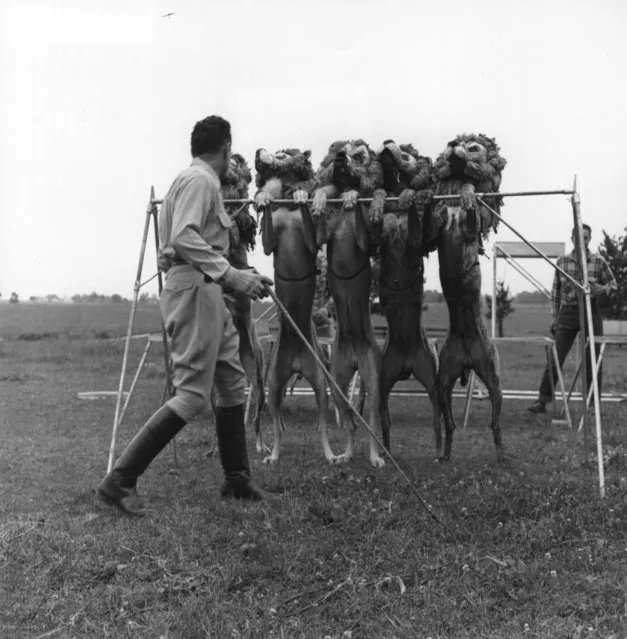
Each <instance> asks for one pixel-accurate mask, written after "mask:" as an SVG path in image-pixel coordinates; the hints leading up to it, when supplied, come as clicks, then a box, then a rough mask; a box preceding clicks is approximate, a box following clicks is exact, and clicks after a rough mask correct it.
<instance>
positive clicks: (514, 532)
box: [0, 304, 627, 639]
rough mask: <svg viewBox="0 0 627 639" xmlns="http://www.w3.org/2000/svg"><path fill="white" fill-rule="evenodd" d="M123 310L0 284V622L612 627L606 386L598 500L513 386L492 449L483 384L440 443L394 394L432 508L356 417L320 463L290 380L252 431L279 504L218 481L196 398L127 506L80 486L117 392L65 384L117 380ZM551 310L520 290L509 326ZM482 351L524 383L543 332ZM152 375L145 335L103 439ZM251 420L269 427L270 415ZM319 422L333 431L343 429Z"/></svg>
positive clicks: (402, 443) (136, 406)
mask: <svg viewBox="0 0 627 639" xmlns="http://www.w3.org/2000/svg"><path fill="white" fill-rule="evenodd" d="M128 311H129V307H128V306H125V305H123V304H120V305H102V306H101V305H70V306H64V305H30V304H20V305H9V304H2V305H0V338H3V341H1V342H0V406H2V409H1V411H0V567H1V568H0V570H1V572H0V636H2V637H41V638H42V639H43V638H44V637H147V638H148V637H151V638H152V637H167V638H173V637H185V638H187V637H217V638H222V637H320V638H322V637H332V638H334V639H335V638H349V637H351V638H353V639H356V638H358V637H424V638H426V637H432V638H433V639H436V637H437V638H444V637H447V638H448V637H460V638H466V637H468V638H470V637H472V638H475V637H482V638H483V637H486V638H488V637H490V638H497V637H498V638H501V637H514V638H518V637H521V638H522V637H546V638H549V637H551V638H553V637H573V638H583V637H603V638H610V637H613V638H616V639H618V638H623V637H627V616H626V613H627V611H626V588H627V457H626V448H627V435H626V434H625V427H624V424H625V416H626V412H625V411H626V410H627V407H626V406H625V404H622V405H621V404H607V405H604V406H603V417H604V450H605V456H604V467H605V472H606V484H607V496H606V498H605V500H603V501H601V500H599V498H598V490H597V484H596V481H597V467H596V462H595V461H594V457H593V456H591V458H590V460H589V461H588V462H587V463H586V460H585V459H584V447H583V438H582V435H581V434H578V433H576V432H570V431H569V430H568V429H566V428H564V427H561V426H552V425H551V421H550V416H541V417H536V416H532V415H529V414H527V413H526V411H525V406H526V404H525V402H521V401H506V402H505V406H504V414H503V437H504V443H505V445H506V447H507V450H508V459H507V461H505V462H504V463H500V464H499V463H497V462H496V457H495V453H494V446H493V444H492V438H491V434H490V432H489V430H488V429H487V423H488V415H489V407H488V405H487V403H486V402H484V401H481V402H474V403H473V412H472V415H471V420H470V424H469V427H468V429H466V430H462V429H459V430H457V431H456V433H455V441H454V445H453V459H452V461H451V462H450V463H447V464H438V463H436V462H435V460H434V442H433V433H432V431H431V427H430V421H431V416H430V406H429V403H428V401H427V400H426V399H423V398H394V400H393V401H392V403H391V413H392V423H393V425H392V446H393V453H394V455H395V458H396V459H397V461H398V463H399V464H400V466H401V467H402V468H403V470H404V471H405V472H406V473H407V475H408V477H409V478H410V480H411V481H412V483H413V484H414V486H415V487H416V489H417V490H418V491H419V493H420V494H421V495H422V497H423V498H424V499H425V500H426V501H427V502H428V503H429V504H430V505H431V506H432V508H433V512H434V513H435V514H436V515H437V517H438V518H439V519H440V520H441V522H442V523H443V524H444V525H440V524H438V523H436V522H435V521H434V520H433V519H431V518H430V517H429V516H428V515H427V514H426V513H425V511H424V510H423V509H422V508H421V507H420V504H419V502H418V500H417V498H416V496H415V495H414V494H413V493H412V491H411V490H410V488H409V486H408V485H407V484H406V483H405V482H404V480H403V479H402V478H401V477H400V475H399V474H398V473H397V472H396V471H395V469H394V467H393V466H392V464H391V463H389V462H388V464H387V465H386V467H385V468H384V469H382V470H380V471H375V470H373V469H372V468H370V467H369V465H368V463H367V456H366V449H367V438H366V434H365V433H364V432H363V431H359V444H360V445H359V449H358V454H357V456H356V458H355V460H354V461H353V462H352V463H351V464H349V465H346V466H335V467H331V466H329V465H327V464H326V462H325V461H324V459H323V457H322V454H321V449H320V445H319V443H318V440H317V434H316V431H315V406H314V401H313V399H312V398H310V397H299V398H296V397H288V398H287V401H286V423H287V425H288V433H287V436H286V441H285V446H284V451H283V457H282V459H281V461H280V463H279V464H278V465H277V466H276V467H272V468H270V467H266V466H264V465H263V464H262V463H261V457H260V456H259V455H258V454H256V453H255V452H254V450H253V448H252V447H250V446H249V450H250V457H251V463H252V467H253V473H254V475H255V477H256V479H257V480H258V481H259V482H260V483H261V484H262V485H263V486H264V487H265V488H267V489H269V490H271V491H276V492H280V493H282V495H283V496H282V499H281V500H280V502H279V504H278V505H272V506H270V505H267V504H257V505H241V504H236V503H231V502H222V501H221V500H220V499H219V485H220V466H219V461H218V460H217V459H216V458H215V456H212V455H211V454H210V449H211V446H212V443H213V435H212V424H211V417H210V415H207V416H204V417H203V418H201V419H198V420H197V421H195V422H194V423H192V424H190V425H188V427H186V429H184V431H183V432H182V433H181V434H180V435H179V436H178V437H177V441H178V444H179V467H178V468H176V467H174V465H173V463H172V455H171V450H170V449H169V448H168V449H167V450H166V451H164V453H163V454H162V455H161V456H160V457H159V458H158V459H157V460H156V461H155V462H154V464H153V465H152V466H151V467H150V468H149V470H148V471H147V473H146V474H145V475H144V477H143V478H142V479H141V482H140V492H141V493H142V494H143V495H144V497H145V498H146V499H147V502H148V504H149V505H150V507H151V512H150V515H149V516H147V517H145V518H143V519H141V520H134V519H128V518H125V517H122V516H119V515H118V514H117V513H115V512H111V511H110V510H109V509H107V508H106V507H103V506H101V505H100V504H99V503H98V502H97V501H96V500H95V498H94V495H93V489H94V487H95V486H96V485H97V483H98V482H99V480H100V478H101V477H102V476H103V475H104V472H105V470H106V463H107V454H108V448H109V442H110V436H111V426H112V420H113V410H114V399H113V398H108V399H100V400H97V401H82V400H79V399H78V397H77V393H79V392H81V391H88V390H115V389H116V388H117V384H118V379H119V372H120V365H121V359H122V347H123V343H122V342H121V341H115V340H108V339H106V338H108V337H115V336H121V335H124V334H125V332H126V323H127V320H128ZM548 319H549V318H548V317H547V316H546V309H542V310H540V308H534V307H526V306H522V305H521V306H518V307H517V309H516V313H514V315H513V316H512V317H511V318H508V320H507V321H506V332H507V334H509V335H532V334H543V333H545V331H546V328H547V326H548ZM427 323H428V324H431V323H433V325H445V324H446V320H445V312H444V308H443V307H441V306H440V305H430V307H429V310H428V312H427ZM158 328H159V317H158V310H157V308H156V307H154V306H143V307H140V308H139V310H138V316H137V321H136V326H135V332H136V333H142V332H147V331H153V330H158ZM142 346H143V343H142V344H140V343H139V342H137V343H135V344H134V345H133V348H132V352H131V360H132V361H131V367H133V366H134V365H136V363H137V361H138V359H139V356H140V354H141V349H142ZM499 351H500V353H501V362H502V378H503V387H504V388H519V389H520V388H523V389H535V388H536V387H537V384H538V381H539V377H540V374H541V372H542V362H543V353H542V352H541V350H540V351H539V350H538V349H534V348H530V347H521V346H520V345H516V344H502V345H500V346H499ZM606 358H607V359H606V366H605V384H604V389H605V390H607V391H610V390H615V391H624V390H625V388H626V386H627V384H626V380H627V370H626V368H627V366H626V364H625V359H626V358H625V357H624V351H621V350H619V349H614V350H609V351H608V354H607V356H606ZM572 371H573V362H570V363H569V364H568V366H567V367H566V376H567V379H570V377H571V376H572ZM162 385H163V373H162V366H161V352H160V349H159V348H155V349H154V351H153V353H152V354H151V357H150V361H149V364H148V366H147V367H146V369H145V374H144V375H143V376H142V378H141V380H140V382H139V387H138V390H137V393H136V395H134V398H133V401H132V402H131V404H130V406H129V411H128V413H127V416H126V418H125V421H124V423H123V425H122V428H121V433H120V442H119V446H118V450H121V448H122V446H123V445H125V444H126V443H127V442H128V441H129V440H130V438H131V437H132V435H133V434H134V431H135V430H136V429H137V428H138V427H139V426H140V425H141V424H142V423H143V422H144V421H145V419H146V418H147V417H148V416H149V415H150V414H151V413H152V411H153V410H154V409H155V408H156V406H157V405H158V403H159V399H160V394H161V390H162ZM454 408H455V412H456V415H457V417H458V420H459V419H460V417H461V411H462V403H461V401H457V402H456V403H455V406H454ZM573 410H574V412H575V414H578V413H579V410H580V406H578V405H577V404H573ZM263 426H264V429H265V433H266V439H267V440H268V441H269V440H270V438H271V434H270V424H269V421H268V418H267V416H266V417H264V420H263ZM331 441H332V445H333V447H334V450H335V451H336V452H340V450H341V448H342V447H343V442H344V438H343V436H342V433H341V432H339V431H338V430H337V429H332V431H331ZM250 442H252V438H250V441H249V443H250Z"/></svg>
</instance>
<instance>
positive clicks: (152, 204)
mask: <svg viewBox="0 0 627 639" xmlns="http://www.w3.org/2000/svg"><path fill="white" fill-rule="evenodd" d="M158 203H159V201H158V200H155V189H154V186H153V187H151V188H150V201H149V202H148V207H147V208H146V221H145V223H144V232H143V235H142V244H141V249H140V252H139V263H138V265H137V275H136V276H135V285H134V287H133V300H132V302H131V313H130V316H129V319H128V327H127V329H126V339H125V341H124V355H123V357H122V370H121V372H120V383H119V385H118V392H117V401H116V404H115V415H114V417H113V432H112V433H111V445H110V447H109V460H108V462H107V473H110V472H111V469H112V468H113V462H114V459H115V445H116V439H117V434H118V431H119V428H120V424H121V423H122V419H123V417H124V413H125V412H126V409H127V407H128V404H129V402H130V400H131V397H132V394H133V391H134V390H135V386H136V384H137V380H138V379H139V374H140V373H141V370H142V368H143V366H144V363H145V361H146V358H147V357H148V352H149V351H150V348H151V346H152V344H154V343H155V342H158V341H161V342H162V343H163V359H164V365H165V374H166V381H165V385H164V388H163V393H162V396H161V405H163V403H164V402H165V401H166V399H167V398H168V397H169V396H170V395H171V392H172V379H171V368H170V346H169V344H168V337H167V334H166V331H165V326H163V323H162V325H161V336H160V339H159V335H158V334H154V335H153V334H150V335H148V341H147V342H146V346H145V348H144V352H143V353H142V356H141V359H140V362H139V365H138V367H137V371H136V372H135V376H134V377H133V381H132V382H131V386H130V388H129V390H128V392H127V393H125V391H124V381H125V378H126V370H127V368H128V354H129V350H130V346H131V340H132V338H133V325H134V323H135V314H136V312H137V299H138V296H139V291H140V289H141V288H142V286H144V285H145V284H147V283H148V282H150V281H151V280H153V279H154V278H155V277H157V280H158V283H159V294H161V291H162V289H163V278H162V275H161V272H160V271H159V270H157V274H156V275H153V276H152V277H151V278H149V279H148V280H146V281H145V282H142V281H141V277H142V271H143V267H144V257H145V255H146V244H147V242H148V232H149V230H150V220H151V219H152V221H153V227H154V238H155V248H156V251H157V254H158V251H159V227H158V221H157V212H158V210H157V204H158ZM124 395H126V401H125V402H124V406H122V398H123V397H124ZM172 452H173V455H174V463H175V465H178V459H177V451H176V442H175V441H174V439H173V440H172Z"/></svg>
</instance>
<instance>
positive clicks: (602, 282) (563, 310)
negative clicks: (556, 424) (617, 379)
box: [527, 224, 617, 413]
mask: <svg viewBox="0 0 627 639" xmlns="http://www.w3.org/2000/svg"><path fill="white" fill-rule="evenodd" d="M575 233H576V229H573V233H572V236H571V239H572V242H573V245H574V246H575ZM591 237H592V231H591V229H590V227H589V226H588V225H587V224H584V225H583V241H584V246H585V248H586V261H587V264H588V279H589V281H590V293H591V296H592V300H591V301H592V304H591V306H592V328H593V330H594V334H595V336H596V335H603V320H602V318H601V311H600V309H599V304H598V301H599V300H603V299H604V298H606V297H607V296H608V295H609V294H610V293H611V292H612V291H615V290H616V288H617V285H616V279H615V278H614V274H613V273H612V271H611V270H610V267H609V266H608V265H607V262H606V261H605V260H604V259H603V258H602V257H601V256H600V255H597V254H596V253H591V252H590V251H589V250H588V245H589V244H590V238H591ZM575 251H576V250H575V249H573V250H572V251H571V252H570V253H569V254H568V255H564V256H562V257H560V258H558V260H557V266H559V267H560V268H561V269H562V270H563V271H564V272H565V273H567V274H568V275H570V276H571V277H572V278H574V279H575V280H577V281H579V282H580V281H582V280H581V277H577V256H576V252H575ZM578 295H579V294H578V290H577V288H576V287H575V285H574V284H573V283H572V282H571V281H570V280H569V279H567V278H566V277H564V275H562V274H561V273H560V272H559V271H557V270H556V271H555V277H554V278H553V290H552V293H551V303H552V307H553V324H552V326H551V333H552V334H553V335H554V337H555V347H556V350H557V357H558V360H559V366H560V368H561V367H562V365H563V364H564V361H565V360H566V356H567V355H568V353H569V351H570V349H571V347H572V345H573V343H574V341H575V338H576V337H577V333H579V331H580V329H581V325H580V323H579V297H578ZM586 322H587V320H586ZM585 334H586V335H588V327H587V325H586V326H585ZM595 350H596V353H597V357H598V354H599V350H600V348H599V346H598V345H595ZM552 368H553V387H554V386H555V383H556V381H557V370H555V366H553V367H552ZM586 379H587V380H588V388H590V385H591V384H592V365H591V362H590V351H589V350H588V349H586ZM601 382H602V370H601V369H599V375H598V383H599V394H600V393H601ZM551 401H553V395H552V386H551V380H550V371H549V366H548V364H547V366H546V368H545V370H544V375H543V376H542V381H541V382H540V390H539V393H538V399H537V401H536V402H535V403H534V404H532V405H531V406H529V408H528V409H527V410H528V411H531V412H532V413H546V405H547V404H548V403H549V402H551Z"/></svg>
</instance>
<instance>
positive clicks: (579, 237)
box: [572, 190, 605, 498]
mask: <svg viewBox="0 0 627 639" xmlns="http://www.w3.org/2000/svg"><path fill="white" fill-rule="evenodd" d="M572 205H573V218H574V221H575V229H576V242H577V244H578V247H577V254H578V256H579V262H580V265H581V273H582V276H583V287H584V288H583V299H584V305H585V314H586V319H587V324H588V346H589V348H590V363H591V367H592V391H593V392H592V397H593V400H594V421H595V427H596V441H597V465H598V467H599V493H600V495H601V497H602V498H603V497H605V472H604V469H603V435H602V431H601V406H600V402H599V399H600V398H599V383H598V379H597V375H596V368H597V358H596V342H595V340H594V327H593V324H592V303H591V301H590V283H589V281H588V260H587V256H586V249H585V243H584V241H583V226H582V223H581V206H580V201H579V193H578V192H577V191H576V190H575V193H574V194H573V196H572ZM580 339H581V340H583V343H584V347H585V342H586V338H585V324H584V325H582V326H581V330H580ZM582 365H584V366H585V350H584V357H583V359H582ZM585 377H586V375H585V374H583V375H582V378H583V379H585ZM585 398H586V395H584V396H583V397H582V399H583V402H584V403H583V410H584V424H585V422H586V418H587V412H588V411H587V406H586V402H585Z"/></svg>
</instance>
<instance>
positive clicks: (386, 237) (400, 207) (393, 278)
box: [360, 140, 442, 455]
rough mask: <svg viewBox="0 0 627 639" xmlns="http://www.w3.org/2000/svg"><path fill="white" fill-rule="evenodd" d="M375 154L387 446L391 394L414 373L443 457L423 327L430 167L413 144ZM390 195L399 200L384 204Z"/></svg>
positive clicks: (388, 146) (374, 219)
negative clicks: (378, 171) (385, 328)
mask: <svg viewBox="0 0 627 639" xmlns="http://www.w3.org/2000/svg"><path fill="white" fill-rule="evenodd" d="M377 155H378V158H379V162H380V163H381V168H382V170H383V188H382V189H377V190H376V191H375V193H374V197H373V202H372V205H371V207H370V225H371V228H372V229H373V233H374V235H375V237H376V242H377V244H378V246H379V277H378V293H379V300H380V303H381V308H382V309H383V314H384V315H385V318H386V320H387V324H388V336H387V339H386V342H385V347H384V350H383V360H382V363H381V371H380V373H379V388H380V393H381V428H382V432H383V444H384V446H385V447H386V448H387V450H388V452H391V449H390V427H391V423H390V412H389V408H388V401H389V397H390V392H391V390H392V388H393V387H394V384H396V382H397V381H400V380H406V379H409V376H410V375H412V374H413V376H414V377H415V378H416V379H417V380H418V381H419V382H420V383H421V384H422V385H423V386H424V387H425V389H426V391H427V393H428V395H429V399H430V400H431V404H432V406H433V429H434V433H435V443H436V450H437V454H438V455H441V453H442V434H441V419H440V401H439V397H438V392H437V384H436V374H437V359H436V356H435V354H434V353H433V351H432V350H431V348H430V346H429V342H428V340H427V336H426V334H425V330H424V327H423V323H422V303H423V293H424V263H423V237H424V235H425V234H428V229H429V226H430V220H431V209H432V201H431V198H432V196H433V193H432V191H429V190H426V189H428V188H429V187H430V186H431V178H432V175H431V173H432V164H431V160H430V159H429V158H426V157H423V156H421V155H420V154H419V153H418V151H417V150H416V149H415V148H414V147H413V146H412V145H400V146H399V145H397V144H396V143H395V142H394V141H393V140H386V141H385V142H384V143H383V147H382V148H381V149H380V150H379V151H378V153H377ZM386 197H398V198H399V201H398V203H397V204H396V203H394V204H392V203H387V204H386V201H385V198H386ZM360 390H361V389H360ZM360 400H361V397H360Z"/></svg>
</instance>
